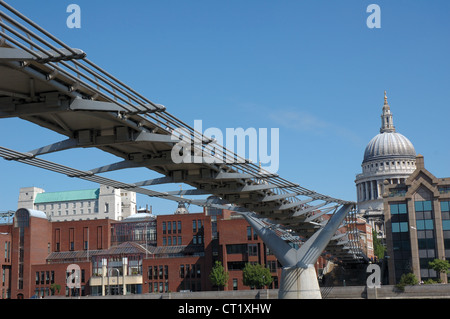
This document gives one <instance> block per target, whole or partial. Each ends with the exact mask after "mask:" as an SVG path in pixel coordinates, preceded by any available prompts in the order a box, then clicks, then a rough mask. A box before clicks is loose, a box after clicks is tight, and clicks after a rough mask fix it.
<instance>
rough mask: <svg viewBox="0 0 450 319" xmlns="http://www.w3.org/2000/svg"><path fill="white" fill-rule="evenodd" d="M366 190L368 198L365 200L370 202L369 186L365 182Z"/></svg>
mask: <svg viewBox="0 0 450 319" xmlns="http://www.w3.org/2000/svg"><path fill="white" fill-rule="evenodd" d="M364 188H365V189H366V197H365V200H369V199H370V197H369V185H368V184H367V182H364Z"/></svg>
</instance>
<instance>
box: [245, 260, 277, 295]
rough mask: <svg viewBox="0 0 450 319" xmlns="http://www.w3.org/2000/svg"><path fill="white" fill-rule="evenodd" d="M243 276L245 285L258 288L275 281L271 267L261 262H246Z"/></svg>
mask: <svg viewBox="0 0 450 319" xmlns="http://www.w3.org/2000/svg"><path fill="white" fill-rule="evenodd" d="M242 276H243V281H244V285H246V286H250V287H256V288H258V289H259V288H262V287H264V286H267V285H270V284H271V283H272V281H273V278H272V276H271V275H270V270H269V268H266V267H264V266H262V265H260V264H250V263H247V264H245V267H244V271H243V274H242Z"/></svg>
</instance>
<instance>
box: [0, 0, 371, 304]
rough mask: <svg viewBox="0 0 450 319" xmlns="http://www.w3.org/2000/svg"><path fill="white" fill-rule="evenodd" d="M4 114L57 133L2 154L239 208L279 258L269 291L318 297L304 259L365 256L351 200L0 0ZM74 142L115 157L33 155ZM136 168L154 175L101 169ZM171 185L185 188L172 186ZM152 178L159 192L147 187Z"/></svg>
mask: <svg viewBox="0 0 450 319" xmlns="http://www.w3.org/2000/svg"><path fill="white" fill-rule="evenodd" d="M106 53H107V54H111V52H105V54H106ZM141 70H142V71H143V72H145V70H143V69H141ZM11 117H16V118H20V119H23V120H26V121H29V122H31V123H34V124H37V125H39V126H40V127H42V128H44V129H49V130H52V131H54V132H57V133H59V134H60V135H61V140H60V141H56V142H55V143H53V144H51V145H38V146H37V148H36V149H33V150H25V151H23V150H20V151H19V150H12V149H8V148H5V147H0V156H1V157H3V158H4V159H5V160H8V161H17V162H20V163H23V164H28V165H32V166H35V167H39V168H43V169H46V170H50V171H53V172H57V173H61V174H64V175H66V176H68V177H72V178H80V179H83V180H87V181H91V182H95V183H99V184H103V185H108V186H112V187H115V188H121V189H128V190H131V191H134V192H136V193H139V194H144V195H147V196H150V197H157V198H162V199H167V200H170V201H175V202H178V203H187V204H192V205H197V206H200V207H205V206H208V207H214V208H219V209H228V210H233V211H236V212H238V213H240V214H242V215H243V216H244V218H245V219H246V220H247V221H248V222H249V224H250V225H251V226H252V227H253V228H254V229H255V231H256V232H257V233H258V235H260V237H261V238H262V239H263V241H264V242H265V244H266V245H267V246H268V247H269V248H270V249H271V250H272V251H273V253H274V254H275V256H276V257H277V259H278V260H279V262H280V263H281V264H282V266H283V270H282V278H281V281H280V289H279V298H321V294H320V288H319V284H318V280H317V275H316V273H315V269H314V267H313V265H314V263H315V262H316V261H317V259H318V258H319V257H320V256H322V255H326V256H327V257H328V258H331V259H333V260H338V261H339V262H342V263H344V264H354V263H365V262H367V261H368V260H367V257H366V256H365V255H364V253H363V251H362V248H361V244H360V240H359V235H358V230H357V229H356V223H355V221H356V204H355V203H354V202H352V201H346V200H341V199H338V198H333V197H330V196H327V195H325V194H321V193H318V192H315V191H313V190H310V189H308V188H306V187H304V186H301V185H298V184H296V183H295V182H291V181H289V180H286V179H284V178H282V177H281V176H278V175H277V174H274V173H271V172H269V171H267V170H265V169H263V168H261V167H260V165H257V164H255V163H252V162H251V161H250V160H248V159H245V158H242V157H241V156H239V155H238V154H235V153H234V152H233V151H231V150H228V149H226V148H225V147H224V146H223V145H220V144H219V143H218V142H217V141H216V140H214V139H212V138H209V137H207V136H203V134H202V132H198V131H196V130H195V129H194V128H192V127H191V126H189V125H188V124H186V123H184V122H183V121H182V120H181V119H179V118H177V117H175V116H174V115H172V114H171V113H169V110H168V109H167V108H166V107H164V106H163V105H160V104H157V103H154V102H152V101H151V100H149V99H148V98H146V97H144V96H143V95H141V94H139V93H138V92H136V91H135V90H133V89H132V88H131V87H130V86H129V85H127V84H124V83H123V82H121V81H120V80H119V79H117V78H116V77H114V76H113V75H111V74H110V73H108V72H107V71H105V70H103V69H102V68H101V67H100V66H98V65H97V64H95V63H94V62H92V61H90V60H89V59H88V58H87V54H86V53H85V52H83V51H82V50H80V49H76V48H72V47H70V46H69V45H67V44H65V43H64V42H62V41H61V40H60V39H58V38H56V37H55V36H54V35H52V34H51V33H50V32H48V31H46V30H45V29H43V28H42V27H40V26H39V25H38V24H36V23H35V22H33V21H32V20H31V19H30V18H28V17H26V16H25V15H23V14H22V13H20V12H19V11H17V10H16V9H14V8H13V7H11V6H10V5H9V4H7V3H6V2H4V1H0V118H11ZM174 131H178V132H180V131H181V132H183V134H185V135H186V136H187V137H188V140H190V141H193V142H192V143H191V144H190V145H188V146H189V147H188V148H186V149H188V150H190V154H183V156H184V158H188V159H190V160H187V161H181V162H178V161H174V160H173V159H172V157H173V156H172V151H173V149H174V146H176V145H177V143H179V142H180V139H181V138H182V137H183V136H178V139H177V138H176V137H174V134H173V132H174ZM3 138H6V137H3ZM27 138H32V137H27ZM74 148H80V149H81V148H83V149H85V148H96V149H99V150H101V151H104V152H107V153H110V154H112V155H114V156H116V157H117V162H115V163H105V165H104V166H101V167H94V168H92V169H89V170H79V169H76V168H73V167H68V166H65V165H61V164H58V163H54V162H51V161H48V160H44V159H42V158H41V156H42V155H45V154H49V153H52V152H63V151H65V150H70V149H74ZM218 150H220V152H218ZM205 154H206V155H205ZM86 161H88V159H87V160H86ZM74 164H76V163H74ZM71 166H72V165H71ZM136 167H141V168H146V169H148V170H150V171H151V172H149V175H151V174H154V173H157V174H159V176H158V177H157V178H153V179H146V180H141V181H136V182H133V183H124V182H121V181H117V180H114V179H111V178H108V177H105V173H106V175H107V173H108V172H112V171H116V170H125V169H129V168H136ZM180 183H182V184H184V185H186V189H183V190H180V189H178V190H174V188H175V186H178V185H179V184H180ZM162 184H165V185H167V188H168V189H167V191H164V192H161V191H155V190H152V189H151V186H153V185H162ZM171 187H172V188H171ZM208 195H210V196H208ZM201 196H203V198H205V197H206V196H207V198H206V199H202V197H201ZM294 244H295V245H294Z"/></svg>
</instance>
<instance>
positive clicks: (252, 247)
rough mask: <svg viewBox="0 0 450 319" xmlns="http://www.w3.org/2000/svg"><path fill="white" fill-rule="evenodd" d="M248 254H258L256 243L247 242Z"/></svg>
mask: <svg viewBox="0 0 450 319" xmlns="http://www.w3.org/2000/svg"><path fill="white" fill-rule="evenodd" d="M248 255H249V256H258V244H249V245H248Z"/></svg>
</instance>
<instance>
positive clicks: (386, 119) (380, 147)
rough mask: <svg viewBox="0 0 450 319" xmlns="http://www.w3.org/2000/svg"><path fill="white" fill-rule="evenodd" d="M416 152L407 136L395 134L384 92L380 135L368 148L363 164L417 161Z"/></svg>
mask: <svg viewBox="0 0 450 319" xmlns="http://www.w3.org/2000/svg"><path fill="white" fill-rule="evenodd" d="M415 158H416V150H415V149H414V146H413V145H412V143H411V142H410V140H408V139H407V138H406V137H405V136H403V135H402V134H400V133H397V132H395V127H394V120H393V117H392V113H391V108H390V107H389V104H388V103H387V97H386V91H385V92H384V105H383V113H382V115H381V129H380V134H378V135H376V136H375V137H374V138H373V139H372V140H371V141H370V142H369V144H367V146H366V150H365V151H364V160H363V163H366V162H369V161H374V160H386V159H387V160H389V159H411V160H415Z"/></svg>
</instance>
